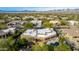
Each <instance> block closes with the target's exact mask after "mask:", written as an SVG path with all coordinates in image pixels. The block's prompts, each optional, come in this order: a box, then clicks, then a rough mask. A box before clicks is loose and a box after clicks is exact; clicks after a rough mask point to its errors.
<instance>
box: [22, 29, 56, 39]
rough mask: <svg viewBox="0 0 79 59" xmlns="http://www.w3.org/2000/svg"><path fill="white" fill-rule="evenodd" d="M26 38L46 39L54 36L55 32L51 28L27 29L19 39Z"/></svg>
mask: <svg viewBox="0 0 79 59" xmlns="http://www.w3.org/2000/svg"><path fill="white" fill-rule="evenodd" d="M28 36H30V37H34V38H36V39H48V38H52V37H55V36H56V32H55V31H54V30H53V28H45V29H27V30H26V31H25V32H24V33H23V34H22V35H21V38H27V37H28Z"/></svg>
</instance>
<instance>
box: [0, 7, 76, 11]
mask: <svg viewBox="0 0 79 59" xmlns="http://www.w3.org/2000/svg"><path fill="white" fill-rule="evenodd" d="M54 9H67V7H60V8H59V7H58V8H57V7H0V10H3V11H22V10H31V11H32V10H36V11H47V10H54ZM70 9H76V8H74V7H71V8H70Z"/></svg>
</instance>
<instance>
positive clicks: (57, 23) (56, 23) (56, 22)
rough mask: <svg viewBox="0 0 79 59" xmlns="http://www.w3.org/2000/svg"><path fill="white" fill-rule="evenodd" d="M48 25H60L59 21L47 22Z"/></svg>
mask: <svg viewBox="0 0 79 59" xmlns="http://www.w3.org/2000/svg"><path fill="white" fill-rule="evenodd" d="M49 23H51V24H53V25H60V24H61V23H60V21H57V20H51V21H49Z"/></svg>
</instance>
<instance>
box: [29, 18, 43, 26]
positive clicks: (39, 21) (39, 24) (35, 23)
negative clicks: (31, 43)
mask: <svg viewBox="0 0 79 59" xmlns="http://www.w3.org/2000/svg"><path fill="white" fill-rule="evenodd" d="M30 23H33V24H34V25H36V27H41V26H42V21H41V20H37V19H35V20H32V21H30Z"/></svg>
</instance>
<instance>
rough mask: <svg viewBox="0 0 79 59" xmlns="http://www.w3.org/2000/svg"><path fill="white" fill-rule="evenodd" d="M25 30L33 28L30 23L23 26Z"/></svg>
mask: <svg viewBox="0 0 79 59" xmlns="http://www.w3.org/2000/svg"><path fill="white" fill-rule="evenodd" d="M24 27H25V28H27V29H28V28H33V24H32V23H27V24H25V25H24Z"/></svg>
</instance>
